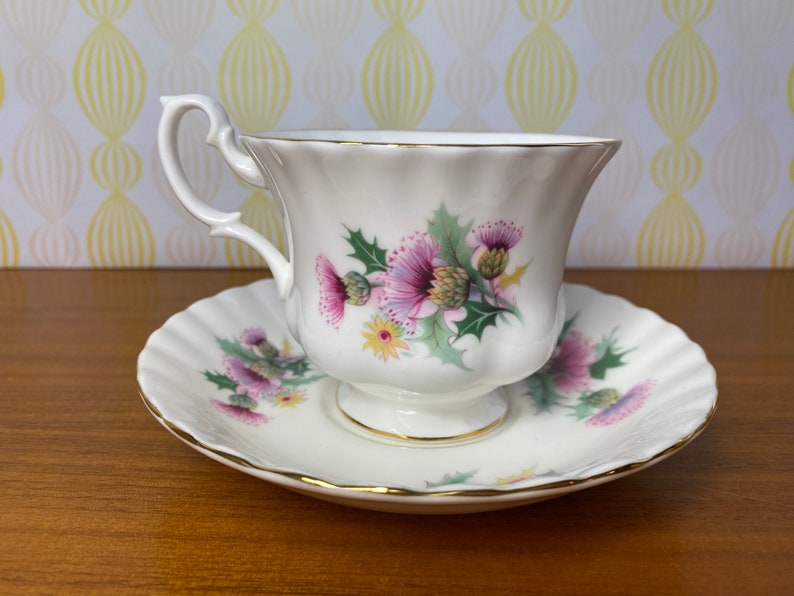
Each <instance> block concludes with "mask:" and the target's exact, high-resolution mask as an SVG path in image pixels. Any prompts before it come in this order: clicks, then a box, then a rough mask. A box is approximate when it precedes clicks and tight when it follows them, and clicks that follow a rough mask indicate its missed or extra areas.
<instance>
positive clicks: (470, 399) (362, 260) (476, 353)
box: [158, 95, 620, 440]
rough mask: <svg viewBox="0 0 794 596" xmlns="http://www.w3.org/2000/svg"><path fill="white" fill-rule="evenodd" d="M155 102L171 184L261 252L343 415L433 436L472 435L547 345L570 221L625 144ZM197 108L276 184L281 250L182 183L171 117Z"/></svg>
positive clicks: (216, 226)
mask: <svg viewBox="0 0 794 596" xmlns="http://www.w3.org/2000/svg"><path fill="white" fill-rule="evenodd" d="M162 104H163V114H162V118H161V121H160V128H159V133H158V146H159V151H160V157H161V160H162V163H163V167H164V170H165V174H166V176H167V178H168V180H169V182H170V184H171V186H172V187H173V189H174V192H175V193H176V196H177V198H178V199H179V200H180V201H181V203H182V204H183V205H184V206H185V207H186V208H187V210H188V211H189V212H190V213H191V214H192V215H194V216H195V217H196V218H198V219H199V220H201V221H203V222H204V223H205V224H207V225H208V226H209V227H210V228H211V232H210V233H211V234H212V235H215V236H226V237H231V238H237V239H239V240H242V241H243V242H246V243H247V244H249V245H250V246H252V247H253V248H254V249H256V250H257V251H258V252H259V253H260V254H261V255H262V257H263V258H264V259H265V261H266V263H267V265H268V267H269V268H270V270H271V272H272V274H273V277H274V279H275V283H276V286H277V288H278V292H279V295H280V297H281V299H282V300H283V301H284V303H285V310H286V322H287V326H288V328H289V330H290V332H291V333H292V334H293V336H294V338H295V339H296V341H297V342H298V343H299V344H300V345H301V347H302V348H303V350H304V351H305V353H306V355H307V357H308V358H309V359H310V360H311V361H312V363H313V364H314V365H315V366H316V367H317V368H319V369H320V370H321V371H323V372H324V373H327V374H328V375H329V376H330V377H332V378H334V379H336V380H337V383H336V389H335V390H336V395H335V399H336V402H337V404H338V407H339V408H340V409H341V411H342V412H343V413H344V414H345V415H346V416H347V417H348V418H350V419H352V420H353V421H354V422H357V423H358V424H359V425H361V426H363V427H366V428H367V429H370V430H372V431H375V432H378V433H381V434H386V435H391V436H396V437H402V438H413V439H428V440H431V439H453V438H460V437H469V436H472V435H477V434H480V433H483V432H484V431H486V430H488V429H490V428H492V427H494V426H495V425H497V424H498V422H499V421H500V420H502V419H503V418H504V417H505V416H506V414H507V399H506V397H505V395H504V393H503V390H502V389H500V388H501V387H502V386H504V385H507V384H509V383H513V382H516V381H519V380H521V379H523V378H525V377H527V376H528V375H530V374H532V373H533V372H535V371H536V370H537V369H538V368H540V367H541V366H542V365H543V364H544V363H545V362H546V361H547V359H548V358H549V357H550V356H551V353H552V351H553V349H554V347H555V343H556V340H557V335H558V333H559V332H560V329H561V327H562V322H563V319H564V316H565V313H564V310H565V309H564V304H563V298H562V291H561V288H562V276H563V269H564V265H565V258H566V253H567V248H568V243H569V240H570V236H571V232H572V230H573V227H574V223H575V221H576V218H577V216H578V214H579V210H580V208H581V205H582V202H583V200H584V197H585V195H586V194H587V191H588V190H589V188H590V186H591V185H592V183H593V182H594V180H595V178H596V176H597V175H598V173H599V172H600V171H601V169H602V168H603V167H604V165H605V164H606V163H607V162H608V161H609V159H610V158H611V157H612V156H613V155H614V154H615V152H616V151H617V150H618V147H619V145H620V142H619V141H616V140H612V139H597V138H591V137H578V136H560V135H545V134H544V135H538V134H522V133H518V134H513V133H457V132H413V131H377V130H371V131H352V130H351V131H332V130H326V131H319V130H315V131H300V132H273V133H270V134H265V135H251V136H239V138H238V135H237V134H236V132H235V131H234V129H233V128H232V126H231V124H230V122H229V119H228V116H227V114H226V111H225V110H224V109H223V107H222V106H221V105H220V104H219V103H218V102H216V101H215V100H213V99H211V98H208V97H205V96H201V95H184V96H175V97H164V98H163V99H162ZM194 108H198V109H200V110H202V111H204V112H205V113H206V114H207V116H208V117H209V121H210V130H209V134H208V137H207V143H208V144H209V145H212V146H214V147H215V148H217V149H218V150H220V152H221V153H222V154H223V156H224V157H225V159H226V161H227V162H228V164H229V166H230V167H231V168H232V170H234V172H235V173H236V174H237V175H239V176H240V177H241V178H242V179H244V180H245V181H247V182H248V183H250V184H252V185H255V186H258V187H262V188H266V189H269V190H270V192H271V193H272V195H273V196H274V198H275V199H276V202H277V203H278V204H279V206H280V209H281V213H282V216H283V223H284V228H285V232H286V235H285V236H286V244H287V246H286V250H285V252H286V255H284V254H282V253H281V252H280V250H279V249H278V248H277V247H276V246H274V245H273V244H272V243H271V242H270V241H268V240H267V239H265V238H264V237H263V236H261V235H260V234H258V233H257V232H255V231H254V230H252V229H251V228H249V227H248V226H246V225H244V224H242V223H241V222H240V215H239V213H223V212H220V211H218V210H216V209H214V208H212V207H210V206H208V205H206V204H204V203H202V201H201V200H200V199H199V198H198V197H197V196H196V194H195V193H194V191H193V190H192V188H191V186H190V183H189V182H188V180H187V179H186V176H185V173H184V170H183V168H182V166H181V163H180V161H179V156H178V150H177V132H178V129H179V124H180V120H181V119H182V116H183V115H184V114H185V113H187V112H188V111H190V110H192V109H194ZM238 143H239V145H238Z"/></svg>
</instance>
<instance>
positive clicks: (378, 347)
mask: <svg viewBox="0 0 794 596" xmlns="http://www.w3.org/2000/svg"><path fill="white" fill-rule="evenodd" d="M367 327H368V328H369V331H362V332H361V335H363V336H364V339H366V340H367V341H366V342H364V349H365V350H366V349H370V350H372V351H373V352H374V353H375V356H382V357H383V361H384V362H386V361H387V360H388V359H389V358H399V357H400V355H399V354H398V353H397V348H399V349H401V350H407V349H408V344H406V343H405V342H404V341H403V340H401V339H400V337H401V336H402V334H403V328H402V327H401V326H400V325H398V324H397V323H395V322H393V321H388V320H387V321H384V320H383V319H382V318H381V317H380V316H376V317H375V320H374V321H372V322H370V323H367Z"/></svg>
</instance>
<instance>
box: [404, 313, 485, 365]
mask: <svg viewBox="0 0 794 596" xmlns="http://www.w3.org/2000/svg"><path fill="white" fill-rule="evenodd" d="M456 338H457V335H456V334H455V333H454V332H453V331H452V330H451V329H450V328H449V326H448V325H447V322H446V320H445V319H444V311H442V310H438V311H436V313H435V314H434V315H431V316H429V317H425V318H424V319H419V321H418V322H417V327H416V336H415V339H417V340H419V341H421V342H424V344H425V345H426V346H427V347H428V348H430V354H431V355H432V356H435V357H436V358H440V359H441V361H442V362H445V363H449V364H454V365H455V366H458V367H460V368H462V369H463V370H471V369H470V368H469V367H468V366H466V365H465V364H463V351H462V350H456V349H455V348H454V347H453V346H452V341H453V340H454V339H456Z"/></svg>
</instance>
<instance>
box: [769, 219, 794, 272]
mask: <svg viewBox="0 0 794 596" xmlns="http://www.w3.org/2000/svg"><path fill="white" fill-rule="evenodd" d="M772 266H773V267H786V268H790V267H794V209H792V210H791V211H789V212H788V215H786V217H785V218H784V219H783V222H782V223H781V225H780V228H779V229H778V231H777V234H775V241H774V244H773V246H772Z"/></svg>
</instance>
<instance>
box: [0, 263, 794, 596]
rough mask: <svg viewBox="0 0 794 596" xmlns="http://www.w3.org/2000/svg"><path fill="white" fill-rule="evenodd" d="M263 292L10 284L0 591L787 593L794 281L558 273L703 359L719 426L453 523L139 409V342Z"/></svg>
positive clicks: (2, 353)
mask: <svg viewBox="0 0 794 596" xmlns="http://www.w3.org/2000/svg"><path fill="white" fill-rule="evenodd" d="M261 275H262V273H261V272H255V271H254V272H239V271H237V272H235V271H8V270H6V271H0V329H1V330H2V331H1V333H2V341H0V379H2V397H3V401H2V406H3V407H2V423H0V593H2V594H18V593H26V592H30V593H57V594H63V593H73V592H74V593H91V592H101V593H121V592H124V591H128V592H133V593H163V592H168V591H174V592H187V591H192V590H195V591H199V592H221V593H223V592H256V591H258V592H261V593H285V592H286V593H318V592H320V593H338V594H373V593H376V592H382V593H398V594H399V593H438V594H494V593H502V592H504V593H521V592H524V593H533V592H553V593H558V594H564V593H571V594H582V593H595V594H601V593H621V594H639V593H665V594H670V593H676V594H677V593H689V594H705V593H713V594H734V593H742V594H784V593H787V594H791V593H794V382H793V381H794V372H792V371H793V370H794V364H792V360H794V272H716V271H715V272H699V273H697V272H629V271H610V272H600V271H588V272H585V271H570V272H568V275H567V277H568V279H569V280H570V281H577V282H581V283H586V284H590V285H592V286H595V287H597V288H599V289H602V290H604V291H608V292H610V293H616V294H620V295H623V296H625V297H627V298H629V299H630V300H632V301H634V302H635V303H637V304H640V305H643V306H647V307H649V308H651V309H654V310H656V311H657V312H658V313H659V314H661V315H662V316H663V317H665V318H666V319H668V320H669V321H671V322H673V323H675V324H677V325H679V326H681V327H682V328H683V329H684V330H685V331H686V332H687V333H688V334H689V335H690V336H691V337H692V339H693V340H694V341H696V342H698V343H700V344H701V345H702V346H703V348H704V349H705V351H706V353H707V354H708V356H709V358H710V359H711V361H712V363H713V364H714V365H715V367H716V369H717V373H718V377H719V386H720V405H719V407H718V410H717V414H716V416H715V417H714V419H713V421H712V423H711V424H710V426H709V427H708V428H707V429H706V431H705V432H704V433H703V435H701V436H700V437H699V438H698V439H696V440H695V441H694V442H693V443H692V444H691V445H689V446H687V447H686V448H685V449H683V450H682V451H681V452H679V453H677V454H675V455H674V456H673V457H671V458H670V459H668V460H666V461H664V462H662V463H660V464H658V465H656V466H654V467H652V468H650V469H648V470H645V471H643V472H640V473H638V474H635V475H633V476H630V477H628V478H625V479H622V480H619V481H616V482H613V483H609V484H606V485H603V486H600V487H595V488H592V489H589V490H585V491H582V492H579V493H574V494H571V495H568V496H565V497H562V498H559V499H555V500H551V501H546V502H543V503H538V504H534V505H529V506H525V507H522V508H518V509H512V510H507V511H501V512H493V513H486V514H477V515H468V516H456V517H454V516H453V517H449V516H437V517H436V516H429V517H418V516H417V517H413V516H403V515H396V514H383V513H375V512H368V511H363V510H355V509H348V508H345V507H341V506H337V505H332V504H329V503H325V502H321V501H317V500H314V499H310V498H307V497H303V496H300V495H296V494H293V493H291V492H288V491H286V490H284V489H282V488H278V487H274V486H271V485H269V484H268V483H266V482H264V481H262V480H257V479H255V478H252V477H249V476H247V475H244V474H241V473H239V472H236V471H234V470H231V469H230V468H228V467H225V466H223V465H221V464H218V463H215V462H214V461H211V460H209V459H208V458H206V457H204V456H202V455H200V454H199V453H197V452H195V451H193V450H192V449H190V448H188V447H187V446H185V445H183V444H181V443H180V442H179V441H177V440H176V439H175V438H174V437H172V436H171V435H170V434H168V433H167V432H165V431H164V430H163V428H162V427H161V426H160V425H159V424H158V423H157V422H156V421H155V420H154V418H153V417H152V416H151V415H150V414H149V412H148V411H147V410H146V408H145V407H144V406H143V404H142V402H141V400H140V398H139V396H138V393H137V389H136V382H135V374H136V371H135V361H136V357H137V355H138V352H139V351H140V350H141V348H142V346H143V344H144V342H145V340H146V338H147V336H148V335H149V334H150V333H151V332H152V331H153V330H154V329H156V328H157V327H159V326H160V325H161V324H162V323H163V322H164V321H165V319H166V318H167V317H168V316H169V315H171V314H173V313H175V312H177V311H179V310H182V309H183V308H185V307H187V306H188V305H189V304H190V303H191V302H193V301H195V300H196V299H198V298H201V297H205V296H210V295H212V294H214V293H216V292H218V291H220V290H221V289H224V288H226V287H230V286H234V285H241V284H244V283H248V282H250V281H253V280H254V279H256V278H257V277H259V276H261Z"/></svg>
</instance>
